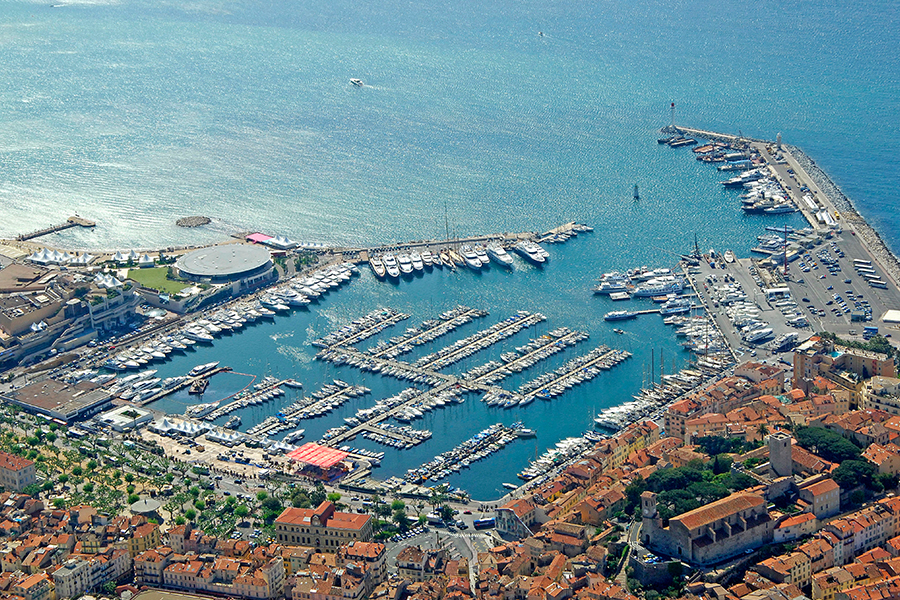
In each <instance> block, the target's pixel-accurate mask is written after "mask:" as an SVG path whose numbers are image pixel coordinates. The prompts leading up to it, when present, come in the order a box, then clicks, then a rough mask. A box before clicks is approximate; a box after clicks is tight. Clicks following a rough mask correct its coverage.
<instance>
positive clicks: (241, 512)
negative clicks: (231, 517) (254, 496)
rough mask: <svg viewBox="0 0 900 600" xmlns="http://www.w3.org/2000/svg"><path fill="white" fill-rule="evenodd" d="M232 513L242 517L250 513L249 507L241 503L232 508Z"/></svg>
mask: <svg viewBox="0 0 900 600" xmlns="http://www.w3.org/2000/svg"><path fill="white" fill-rule="evenodd" d="M234 514H235V516H237V517H240V518H241V519H243V518H244V517H246V516H247V515H249V514H250V509H249V508H247V507H246V506H244V505H243V504H241V505H240V506H238V507H237V508H236V509H234Z"/></svg>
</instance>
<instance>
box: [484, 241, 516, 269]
mask: <svg viewBox="0 0 900 600" xmlns="http://www.w3.org/2000/svg"><path fill="white" fill-rule="evenodd" d="M486 252H487V255H488V258H489V259H491V260H492V261H494V262H495V263H497V264H498V265H500V266H503V267H509V268H512V266H513V259H512V256H510V255H509V253H508V252H507V251H506V250H504V249H503V246H501V245H500V244H489V245H488V247H487V249H486Z"/></svg>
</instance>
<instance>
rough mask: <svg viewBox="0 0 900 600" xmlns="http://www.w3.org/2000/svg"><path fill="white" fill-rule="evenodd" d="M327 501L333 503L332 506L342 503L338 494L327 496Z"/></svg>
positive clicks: (333, 493) (332, 493)
mask: <svg viewBox="0 0 900 600" xmlns="http://www.w3.org/2000/svg"><path fill="white" fill-rule="evenodd" d="M326 499H327V500H328V501H329V502H331V503H332V504H336V503H337V502H339V501H340V499H341V495H340V494H338V493H337V492H331V493H330V494H328V495H327V496H326Z"/></svg>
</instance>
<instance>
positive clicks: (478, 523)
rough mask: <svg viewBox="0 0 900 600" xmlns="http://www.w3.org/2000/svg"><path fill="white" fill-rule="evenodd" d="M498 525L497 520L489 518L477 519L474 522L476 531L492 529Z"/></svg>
mask: <svg viewBox="0 0 900 600" xmlns="http://www.w3.org/2000/svg"><path fill="white" fill-rule="evenodd" d="M496 524H497V520H496V519H495V518H494V517H488V518H486V519H475V521H473V522H472V525H473V526H474V527H475V529H490V528H491V527H494V526H495V525H496Z"/></svg>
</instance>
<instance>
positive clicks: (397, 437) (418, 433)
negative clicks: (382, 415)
mask: <svg viewBox="0 0 900 600" xmlns="http://www.w3.org/2000/svg"><path fill="white" fill-rule="evenodd" d="M363 429H364V430H365V431H363V433H362V436H363V437H364V438H366V439H367V440H372V441H374V442H378V443H380V444H386V445H388V446H393V447H395V448H401V449H406V448H412V447H413V446H417V445H419V444H421V443H422V442H424V441H425V440H428V439H430V438H431V432H430V431H426V430H416V429H412V428H410V427H407V426H404V427H393V426H389V425H388V424H386V423H385V424H382V426H381V427H377V426H375V425H368V424H367V425H364V426H363ZM379 437H381V438H388V440H390V441H385V440H383V439H379ZM391 441H393V443H391Z"/></svg>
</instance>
